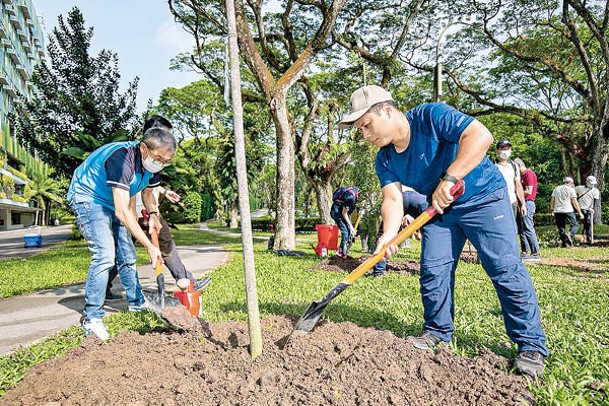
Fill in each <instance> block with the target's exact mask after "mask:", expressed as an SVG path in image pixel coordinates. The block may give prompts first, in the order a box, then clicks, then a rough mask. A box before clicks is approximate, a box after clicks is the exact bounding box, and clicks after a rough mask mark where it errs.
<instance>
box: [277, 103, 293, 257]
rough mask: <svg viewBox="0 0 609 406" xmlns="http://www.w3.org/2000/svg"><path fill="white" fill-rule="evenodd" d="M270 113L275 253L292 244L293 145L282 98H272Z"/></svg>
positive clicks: (289, 248) (286, 248)
mask: <svg viewBox="0 0 609 406" xmlns="http://www.w3.org/2000/svg"><path fill="white" fill-rule="evenodd" d="M271 104H272V106H271V107H272V108H271V112H272V115H273V121H274V122H275V128H276V131H277V220H276V230H277V232H276V233H275V245H274V247H273V248H274V249H275V250H280V249H284V250H293V249H294V247H295V245H296V227H295V224H294V143H293V141H292V133H291V131H290V124H289V120H288V114H287V105H286V100H285V97H283V96H281V97H276V98H275V99H273V103H271Z"/></svg>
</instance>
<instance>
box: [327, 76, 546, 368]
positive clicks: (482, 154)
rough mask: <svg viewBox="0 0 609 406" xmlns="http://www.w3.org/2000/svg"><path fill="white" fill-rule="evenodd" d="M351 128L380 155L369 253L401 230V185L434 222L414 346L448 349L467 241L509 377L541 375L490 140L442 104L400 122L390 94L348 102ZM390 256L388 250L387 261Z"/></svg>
mask: <svg viewBox="0 0 609 406" xmlns="http://www.w3.org/2000/svg"><path fill="white" fill-rule="evenodd" d="M352 125H355V126H356V127H357V128H358V129H359V130H360V131H361V134H362V137H363V139H364V140H365V141H367V142H369V143H371V144H372V145H375V146H377V147H379V152H378V154H377V158H376V172H377V175H378V177H379V181H380V183H381V191H382V194H383V203H382V207H381V215H382V217H383V222H384V226H385V228H384V230H385V233H384V234H383V236H382V237H381V238H380V239H379V241H378V244H377V250H376V252H380V250H381V249H382V248H383V247H384V246H385V244H388V243H389V242H390V241H391V239H392V238H393V237H395V235H396V234H397V232H398V230H399V228H400V225H401V224H402V217H403V215H404V213H403V203H402V185H408V186H409V187H412V188H413V189H414V190H416V191H417V192H419V193H421V194H423V195H425V196H426V197H427V200H428V201H429V202H430V203H431V205H432V206H433V207H434V209H436V210H437V211H438V214H439V216H437V217H434V218H433V219H432V220H431V221H430V222H429V223H427V224H426V225H425V227H423V241H422V250H421V277H420V279H419V281H420V285H421V296H422V299H423V307H424V313H423V317H424V319H425V322H424V324H423V333H422V334H421V335H419V336H418V337H415V338H413V340H412V343H413V345H414V346H415V347H416V348H420V349H435V348H437V347H439V346H441V345H445V344H446V343H447V342H449V341H450V340H451V339H452V336H453V331H454V321H453V318H454V301H453V297H454V286H455V271H456V269H457V264H458V261H459V257H460V254H461V251H462V250H463V246H464V245H465V241H466V240H467V239H469V240H470V242H471V243H472V244H473V245H474V247H475V248H476V249H477V251H478V255H479V257H480V260H481V262H482V266H483V267H484V270H485V271H486V273H487V274H488V275H489V277H490V278H491V280H492V282H493V285H494V287H495V291H496V292H497V295H498V297H499V302H500V303H501V309H502V313H503V320H504V323H505V327H506V331H507V334H508V336H509V337H510V338H511V339H512V340H513V341H514V342H516V344H517V345H518V354H517V355H516V359H515V362H514V364H515V366H516V368H517V369H518V370H519V371H520V372H522V373H524V374H527V375H530V376H533V377H539V376H541V375H543V367H544V357H546V356H547V355H548V349H547V347H546V345H545V342H546V336H545V334H544V332H543V329H542V327H541V318H540V313H539V306H538V303H537V296H536V295H535V290H534V288H533V282H532V281H531V277H530V275H529V273H528V271H527V269H526V267H525V266H524V264H523V263H522V260H521V259H520V250H519V248H518V243H517V241H516V240H517V239H516V233H517V231H516V222H515V221H514V216H513V214H512V206H511V204H510V200H509V196H508V193H507V187H506V183H505V180H504V178H503V176H502V175H501V173H500V172H499V170H498V169H497V168H496V167H495V165H493V163H492V162H491V161H490V159H489V158H488V156H487V155H486V153H487V151H488V148H489V146H490V145H491V143H492V142H493V137H492V135H491V133H490V132H489V130H488V129H487V128H486V127H485V126H484V125H483V124H482V123H480V122H479V121H476V120H475V119H474V118H473V117H470V116H468V115H466V114H463V113H461V112H459V111H457V110H456V109H454V108H452V107H450V106H448V105H446V104H443V103H429V104H423V105H420V106H417V107H415V108H413V109H411V110H409V111H408V112H407V113H406V114H404V113H402V112H401V111H400V110H399V109H398V108H397V106H396V104H395V102H394V101H393V98H392V97H391V94H390V93H389V92H388V91H386V90H385V89H383V88H381V87H379V86H375V85H370V86H364V87H361V88H359V89H357V90H356V91H355V92H354V93H353V94H352V96H351V108H350V110H349V114H348V115H346V116H345V117H344V118H343V119H342V120H341V122H340V123H339V126H340V128H348V127H350V126H352ZM461 179H462V180H463V181H464V183H465V191H464V193H463V195H461V196H460V197H459V198H458V199H454V198H453V197H452V195H451V193H450V190H451V188H452V187H453V186H454V185H455V184H456V183H457V182H458V181H459V180H461ZM449 206H450V207H449ZM397 250H398V247H397V246H395V245H390V246H389V247H388V248H387V249H386V251H385V256H386V257H390V256H391V255H393V254H395V253H396V252H397Z"/></svg>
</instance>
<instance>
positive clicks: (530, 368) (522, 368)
mask: <svg viewBox="0 0 609 406" xmlns="http://www.w3.org/2000/svg"><path fill="white" fill-rule="evenodd" d="M543 359H544V356H543V355H542V354H541V353H539V352H535V351H521V352H519V353H518V355H516V358H515V359H514V367H515V368H516V369H517V370H518V371H519V372H520V373H521V374H524V375H528V376H530V377H531V378H543V366H544V364H543Z"/></svg>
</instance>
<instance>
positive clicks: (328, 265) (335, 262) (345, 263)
mask: <svg viewBox="0 0 609 406" xmlns="http://www.w3.org/2000/svg"><path fill="white" fill-rule="evenodd" d="M368 258H370V255H364V256H362V257H360V258H351V257H347V258H346V259H342V258H341V257H339V256H336V255H335V256H332V257H329V258H327V259H324V260H323V261H321V262H320V263H319V264H317V265H315V266H314V267H312V268H310V269H316V270H322V271H330V272H345V273H351V272H352V271H353V270H354V269H355V268H357V267H358V266H360V265H361V264H362V263H363V262H364V261H365V260H367V259H368ZM387 272H389V273H397V274H406V275H415V274H419V273H420V266H419V263H418V262H417V261H410V260H404V261H394V260H389V261H387Z"/></svg>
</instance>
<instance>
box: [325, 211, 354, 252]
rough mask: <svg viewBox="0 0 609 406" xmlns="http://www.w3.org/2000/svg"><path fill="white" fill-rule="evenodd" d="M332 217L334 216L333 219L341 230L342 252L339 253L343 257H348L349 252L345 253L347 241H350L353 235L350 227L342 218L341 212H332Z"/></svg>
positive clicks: (340, 248)
mask: <svg viewBox="0 0 609 406" xmlns="http://www.w3.org/2000/svg"><path fill="white" fill-rule="evenodd" d="M341 210H342V209H341ZM330 215H331V216H332V219H333V220H334V221H335V222H336V225H337V226H338V229H339V230H340V247H339V250H340V251H339V252H340V253H341V254H342V255H347V254H348V252H345V248H346V245H347V241H349V236H350V235H351V233H350V231H349V226H348V225H347V222H346V221H345V219H344V218H343V217H342V215H341V213H340V212H335V211H333V210H332V211H330Z"/></svg>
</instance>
